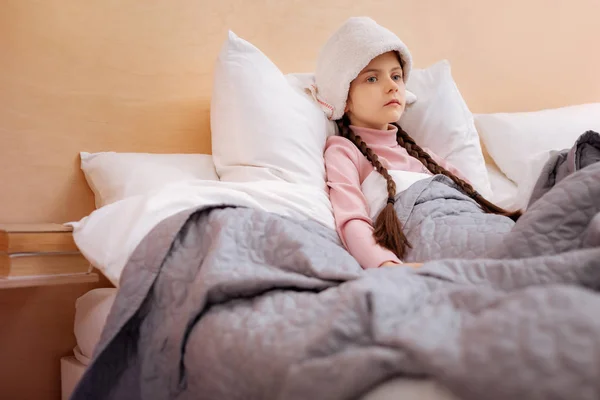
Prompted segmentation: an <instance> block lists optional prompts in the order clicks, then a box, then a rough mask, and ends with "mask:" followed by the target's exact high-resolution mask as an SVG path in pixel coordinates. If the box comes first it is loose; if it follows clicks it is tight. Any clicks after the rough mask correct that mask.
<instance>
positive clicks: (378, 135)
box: [350, 124, 398, 146]
mask: <svg viewBox="0 0 600 400" xmlns="http://www.w3.org/2000/svg"><path fill="white" fill-rule="evenodd" d="M350 129H352V132H354V134H356V135H358V136H360V138H361V139H362V140H363V141H364V142H365V143H366V144H367V145H368V146H372V145H378V146H394V145H396V144H398V142H397V141H396V133H398V128H396V127H395V126H394V125H392V124H389V125H388V129H387V130H380V129H371V128H363V127H360V126H354V125H350Z"/></svg>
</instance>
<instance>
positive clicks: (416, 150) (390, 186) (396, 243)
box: [337, 115, 522, 259]
mask: <svg viewBox="0 0 600 400" xmlns="http://www.w3.org/2000/svg"><path fill="white" fill-rule="evenodd" d="M337 124H338V128H339V131H340V133H341V135H342V136H343V137H345V138H346V139H348V140H350V141H351V142H352V143H354V144H355V145H356V147H357V148H358V149H359V150H360V152H361V153H362V154H363V155H364V156H365V157H366V158H367V160H369V162H370V163H371V164H372V165H373V167H374V168H375V169H376V170H377V172H379V173H380V174H381V175H382V176H383V177H384V178H385V180H386V182H387V192H388V200H387V204H386V206H385V207H384V208H383V210H381V212H380V213H379V215H378V217H377V219H376V220H375V223H374V225H373V228H374V232H373V237H374V238H375V241H376V242H377V243H378V244H379V245H381V246H383V247H385V248H386V249H389V250H391V251H392V252H393V253H394V254H396V256H398V258H400V259H403V258H404V255H405V254H406V248H407V247H409V248H412V246H411V244H410V243H409V242H408V239H407V238H406V236H405V235H404V232H403V231H402V225H401V223H400V220H399V219H398V215H397V214H396V210H395V208H394V202H395V197H396V183H395V182H394V179H393V178H392V177H391V176H390V174H389V172H388V171H387V169H386V168H385V167H384V166H383V164H381V162H380V161H379V158H378V157H377V154H375V153H374V152H373V150H371V149H370V148H369V147H368V146H367V144H366V143H365V142H364V141H363V140H362V139H361V137H360V136H358V135H356V134H355V133H354V132H352V129H350V119H349V118H348V116H347V115H344V116H343V117H342V118H341V119H339V120H338V121H337ZM392 125H394V126H396V127H397V128H398V133H397V134H396V141H397V142H398V144H399V145H400V146H402V147H404V148H405V149H406V152H407V153H408V154H409V155H410V156H412V157H414V158H416V159H417V160H419V161H420V162H421V163H422V164H423V165H424V166H425V167H426V168H427V169H428V170H429V171H430V172H431V173H432V174H434V175H435V174H441V175H445V176H447V177H448V178H450V179H452V181H453V182H454V183H455V184H456V185H458V187H459V188H460V189H461V190H462V191H463V192H464V193H465V194H466V195H468V196H469V197H471V198H472V199H473V200H475V201H476V202H477V204H479V206H480V207H481V209H482V210H483V211H484V212H486V213H493V214H499V215H504V216H506V217H509V218H510V219H512V220H513V221H516V220H517V219H518V218H519V217H520V216H521V214H522V213H521V211H514V212H510V211H507V210H504V209H502V208H500V207H498V206H497V205H495V204H493V203H491V202H489V201H488V200H486V199H485V198H484V197H483V196H481V195H480V194H479V193H478V192H477V191H476V190H475V189H474V188H473V186H471V185H470V184H469V183H467V182H465V181H464V180H462V179H460V178H459V177H457V176H456V175H454V174H453V173H452V172H450V171H448V170H447V169H445V168H444V167H442V166H441V165H439V164H438V163H436V162H435V161H434V160H433V158H431V156H430V155H429V154H428V153H427V152H426V151H425V150H423V149H422V148H421V147H420V146H418V145H417V143H416V142H415V141H414V139H413V138H411V137H410V136H409V135H408V133H406V132H405V131H404V130H403V129H402V128H401V127H400V126H399V125H398V124H396V123H393V124H392Z"/></svg>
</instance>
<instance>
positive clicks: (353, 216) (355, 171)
mask: <svg viewBox="0 0 600 400" xmlns="http://www.w3.org/2000/svg"><path fill="white" fill-rule="evenodd" d="M351 129H352V130H353V131H354V132H355V133H356V134H357V135H359V136H360V137H361V138H362V140H363V141H365V142H366V143H367V145H368V146H369V147H370V148H371V149H372V150H373V151H374V152H375V154H377V155H378V158H379V160H380V162H381V163H382V164H383V165H384V167H386V168H387V169H388V170H402V171H412V172H421V173H429V174H430V172H429V171H428V170H427V168H425V166H424V165H423V164H422V163H421V162H420V161H419V160H417V159H416V158H414V157H411V156H409V155H408V153H407V152H406V149H404V148H403V147H401V146H400V145H398V143H397V142H396V132H397V129H395V128H393V129H390V130H387V131H380V130H374V129H367V128H358V127H351ZM424 150H426V149H424ZM426 151H427V152H428V153H429V155H430V156H431V157H432V158H433V159H434V160H435V161H436V162H437V163H438V164H439V165H441V166H443V167H444V168H446V169H447V170H449V171H451V172H452V173H454V174H456V175H457V176H459V177H461V178H462V179H464V177H463V175H462V174H461V173H460V171H458V170H457V169H456V168H454V167H453V166H452V165H450V164H449V163H448V162H446V161H445V160H444V159H442V158H441V157H439V156H437V155H435V154H434V153H433V152H431V151H430V150H426ZM324 157H325V168H326V171H327V184H328V186H329V196H330V200H331V204H332V206H333V213H334V217H335V224H336V229H337V232H338V235H339V236H340V238H341V240H342V243H343V244H344V246H345V247H346V249H347V250H348V252H349V253H350V254H352V256H353V257H354V258H355V259H356V260H357V261H358V263H359V264H360V265H361V266H362V267H363V268H376V267H379V266H380V265H381V264H383V263H384V262H387V261H392V262H396V263H401V261H400V260H399V259H398V257H396V255H395V254H394V253H392V252H391V251H390V250H388V249H386V248H384V247H382V246H380V245H379V244H377V243H376V242H375V239H374V238H373V221H372V220H371V218H370V210H369V205H368V202H367V199H366V198H365V196H364V194H363V192H362V189H361V185H362V183H363V181H364V180H365V179H366V178H367V176H368V175H369V174H370V173H373V170H374V168H373V166H372V165H371V163H370V162H369V161H368V160H367V159H366V158H365V157H364V156H363V155H362V154H361V153H360V151H359V150H358V148H357V147H356V146H355V145H354V143H352V142H351V141H349V140H348V139H345V138H343V137H340V136H333V137H330V138H329V139H328V140H327V144H326V147H325V155H324Z"/></svg>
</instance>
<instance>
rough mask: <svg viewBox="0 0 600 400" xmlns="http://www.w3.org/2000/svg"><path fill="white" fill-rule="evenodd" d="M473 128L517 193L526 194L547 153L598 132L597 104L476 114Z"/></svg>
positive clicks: (564, 147)
mask: <svg viewBox="0 0 600 400" xmlns="http://www.w3.org/2000/svg"><path fill="white" fill-rule="evenodd" d="M475 125H476V127H477V130H478V131H479V135H480V136H481V140H482V141H483V143H484V144H485V147H486V149H487V150H488V152H489V154H490V156H491V157H492V158H493V159H494V161H495V162H496V164H497V165H498V167H499V168H500V170H501V171H502V172H504V173H505V174H506V176H508V178H510V179H511V180H512V181H514V182H515V183H516V184H517V186H518V187H519V190H520V191H525V193H527V192H529V191H530V189H531V188H532V182H533V184H534V183H535V180H536V178H537V175H538V174H539V172H540V171H541V168H542V167H543V165H544V162H545V160H547V158H548V156H549V152H550V151H552V150H563V149H567V148H570V147H572V146H573V144H574V143H575V141H576V140H577V138H578V137H579V136H580V135H581V134H582V133H584V132H585V131H588V130H595V131H598V132H600V103H590V104H582V105H575V106H569V107H562V108H554V109H547V110H541V111H533V112H517V113H496V114H476V115H475ZM524 186H526V188H524ZM530 186H531V188H530Z"/></svg>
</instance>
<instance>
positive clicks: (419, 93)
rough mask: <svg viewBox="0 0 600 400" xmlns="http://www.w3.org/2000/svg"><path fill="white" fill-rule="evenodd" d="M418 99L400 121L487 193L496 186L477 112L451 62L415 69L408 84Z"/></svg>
mask: <svg viewBox="0 0 600 400" xmlns="http://www.w3.org/2000/svg"><path fill="white" fill-rule="evenodd" d="M406 88H407V90H410V91H411V92H413V93H414V94H415V95H416V98H417V101H416V102H415V103H414V104H412V105H410V106H409V107H407V108H406V110H405V112H404V114H402V117H401V118H400V121H398V123H399V124H400V126H402V129H404V130H405V131H406V132H407V133H408V134H409V135H410V136H411V137H412V138H414V139H415V141H416V142H417V143H418V144H419V146H421V147H427V148H429V149H431V151H433V152H434V153H435V154H437V155H438V156H440V157H442V158H444V159H445V160H446V161H448V162H449V163H450V164H452V165H453V166H454V167H456V168H457V169H458V170H459V171H460V172H461V173H462V174H463V175H464V176H465V177H466V178H467V179H468V180H469V181H470V182H471V183H472V184H473V187H474V188H475V190H477V191H478V192H479V193H480V194H481V195H482V196H483V197H485V198H487V199H489V198H490V197H491V196H492V188H491V184H490V180H489V176H488V173H487V169H486V166H485V159H484V158H483V152H482V150H481V143H480V141H479V136H478V134H477V130H476V129H475V122H474V119H473V114H472V113H471V111H470V110H469V108H468V106H467V103H466V102H465V100H464V99H463V97H462V95H461V94H460V91H459V90H458V87H457V85H456V82H455V81H454V79H453V77H452V72H451V67H450V63H449V62H448V61H447V60H442V61H439V62H437V63H435V64H433V65H431V66H429V67H427V68H425V69H413V70H412V73H411V76H410V79H409V80H408V83H407V85H406Z"/></svg>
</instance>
